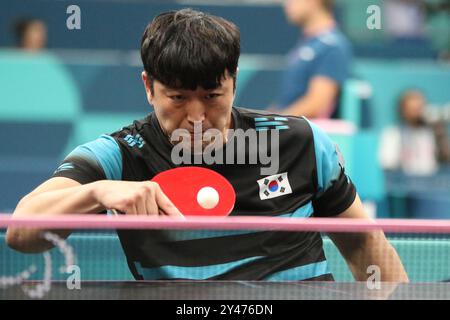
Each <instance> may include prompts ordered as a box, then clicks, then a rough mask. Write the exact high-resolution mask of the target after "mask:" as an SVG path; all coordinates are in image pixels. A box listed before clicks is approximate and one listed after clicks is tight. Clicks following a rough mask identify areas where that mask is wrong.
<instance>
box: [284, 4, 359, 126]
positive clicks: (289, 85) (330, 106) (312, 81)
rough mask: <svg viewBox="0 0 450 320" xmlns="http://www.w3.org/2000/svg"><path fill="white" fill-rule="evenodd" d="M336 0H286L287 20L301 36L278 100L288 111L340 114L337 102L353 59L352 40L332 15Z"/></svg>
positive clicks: (308, 114) (310, 115)
mask: <svg viewBox="0 0 450 320" xmlns="http://www.w3.org/2000/svg"><path fill="white" fill-rule="evenodd" d="M333 8H334V0H287V1H286V2H285V4H284V10H285V14H286V17H287V20H288V21H289V22H290V23H291V24H293V25H296V26H298V27H299V29H300V30H301V33H302V36H301V38H300V40H299V42H298V43H297V45H296V46H295V47H294V48H293V49H292V50H291V51H290V53H289V54H288V62H287V67H286V70H285V71H284V74H283V78H282V83H281V84H282V85H281V92H280V95H279V101H278V103H277V105H276V106H275V109H277V111H278V112H280V113H282V114H285V115H295V116H306V117H308V118H337V115H338V112H337V111H338V110H337V104H338V100H339V96H340V92H341V90H342V86H343V84H344V82H345V80H346V79H347V78H348V77H349V73H350V66H351V61H352V49H351V44H350V43H349V41H348V40H347V38H346V37H345V36H344V34H342V32H341V31H340V30H339V28H338V26H337V24H336V20H335V18H334V16H333Z"/></svg>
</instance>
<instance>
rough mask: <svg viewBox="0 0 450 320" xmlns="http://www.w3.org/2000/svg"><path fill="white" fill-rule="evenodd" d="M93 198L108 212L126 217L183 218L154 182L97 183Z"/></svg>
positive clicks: (105, 181)
mask: <svg viewBox="0 0 450 320" xmlns="http://www.w3.org/2000/svg"><path fill="white" fill-rule="evenodd" d="M94 198H95V199H96V201H97V202H98V203H99V204H100V205H101V206H102V207H103V208H104V209H108V210H116V211H120V212H122V213H124V214H127V215H146V216H157V215H167V216H172V217H183V214H182V213H181V212H180V211H179V210H178V209H177V208H176V207H175V205H174V204H173V203H172V202H171V201H170V200H169V198H168V197H167V196H166V195H165V194H164V193H163V191H162V190H161V188H160V187H159V185H158V184H157V183H156V182H152V181H142V182H133V181H107V180H103V181H98V182H96V186H95V188H94Z"/></svg>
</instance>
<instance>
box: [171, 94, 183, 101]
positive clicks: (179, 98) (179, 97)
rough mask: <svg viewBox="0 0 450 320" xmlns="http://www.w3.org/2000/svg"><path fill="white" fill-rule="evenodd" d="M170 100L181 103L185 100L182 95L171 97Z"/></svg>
mask: <svg viewBox="0 0 450 320" xmlns="http://www.w3.org/2000/svg"><path fill="white" fill-rule="evenodd" d="M169 98H170V99H172V100H173V101H181V100H183V99H184V97H183V96H182V95H174V96H169Z"/></svg>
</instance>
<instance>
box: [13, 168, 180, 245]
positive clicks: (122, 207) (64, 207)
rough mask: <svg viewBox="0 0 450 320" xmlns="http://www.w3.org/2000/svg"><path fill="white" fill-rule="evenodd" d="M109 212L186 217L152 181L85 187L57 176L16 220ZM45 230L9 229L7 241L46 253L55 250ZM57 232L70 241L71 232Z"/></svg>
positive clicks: (24, 203)
mask: <svg viewBox="0 0 450 320" xmlns="http://www.w3.org/2000/svg"><path fill="white" fill-rule="evenodd" d="M106 209H116V210H119V211H121V212H123V213H125V214H130V215H158V214H160V210H161V211H162V212H164V214H166V215H169V216H175V217H181V216H182V215H181V213H180V212H179V211H178V209H177V208H176V207H175V206H174V205H173V203H172V202H171V201H170V200H169V199H168V198H167V197H166V196H165V195H164V193H163V192H162V191H161V189H160V188H159V185H158V184H157V183H154V182H151V181H143V182H131V181H110V180H99V181H96V182H92V183H87V184H84V185H81V184H80V183H79V182H77V181H75V180H72V179H69V178H63V177H56V178H51V179H49V180H48V181H46V182H44V183H43V184H42V185H40V186H39V187H38V188H37V189H36V190H34V191H33V192H31V193H30V194H28V195H27V196H25V197H24V198H23V199H22V200H21V201H20V202H19V204H18V205H17V207H16V210H15V211H14V217H32V216H54V217H57V216H60V215H64V214H71V213H78V214H83V213H98V212H101V211H104V210H106ZM45 231H46V230H42V229H26V228H8V230H7V233H6V242H7V244H8V245H9V246H10V247H11V248H13V249H16V250H18V251H21V252H28V253H32V252H42V251H45V250H48V249H50V248H51V247H52V245H51V244H50V243H49V242H48V241H46V240H45V239H43V238H42V236H41V235H42V233H43V232H45ZM52 232H54V231H52ZM57 233H58V235H59V236H61V237H63V238H66V237H68V236H69V234H70V231H69V230H64V231H57Z"/></svg>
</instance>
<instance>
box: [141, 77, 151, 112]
mask: <svg viewBox="0 0 450 320" xmlns="http://www.w3.org/2000/svg"><path fill="white" fill-rule="evenodd" d="M141 78H142V82H143V83H144V88H145V93H146V94H147V100H148V103H150V104H151V105H153V103H152V101H153V90H152V88H151V86H150V79H149V77H148V75H147V72H145V71H142V73H141Z"/></svg>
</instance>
